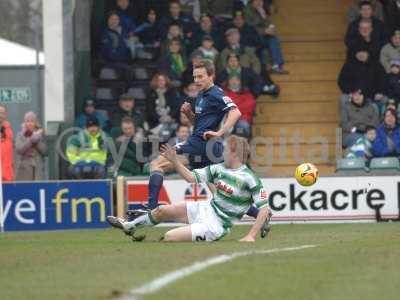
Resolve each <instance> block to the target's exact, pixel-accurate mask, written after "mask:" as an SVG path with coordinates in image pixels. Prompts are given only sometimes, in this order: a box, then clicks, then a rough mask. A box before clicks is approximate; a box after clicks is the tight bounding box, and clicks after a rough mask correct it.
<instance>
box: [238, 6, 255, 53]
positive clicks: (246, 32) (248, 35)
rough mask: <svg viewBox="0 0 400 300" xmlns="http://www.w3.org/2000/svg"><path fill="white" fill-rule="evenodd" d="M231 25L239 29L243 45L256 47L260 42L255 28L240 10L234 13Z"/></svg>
mask: <svg viewBox="0 0 400 300" xmlns="http://www.w3.org/2000/svg"><path fill="white" fill-rule="evenodd" d="M232 27H234V28H236V29H237V30H239V33H240V36H241V44H242V45H243V46H245V47H253V48H258V47H259V45H260V44H261V39H260V36H259V35H258V33H257V31H256V30H255V28H254V27H253V26H250V25H249V24H248V23H247V22H246V20H245V18H244V15H243V12H242V11H237V12H235V13H234V16H233V23H232Z"/></svg>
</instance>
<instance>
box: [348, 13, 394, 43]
mask: <svg viewBox="0 0 400 300" xmlns="http://www.w3.org/2000/svg"><path fill="white" fill-rule="evenodd" d="M360 21H361V17H360V18H358V19H356V20H355V21H353V22H351V23H350V24H349V26H348V27H347V32H346V36H345V38H344V42H345V44H346V46H347V47H350V46H351V41H352V40H353V39H354V38H355V37H356V36H357V35H359V31H358V25H359V23H360ZM372 28H373V29H372V33H371V35H372V37H371V38H372V40H374V41H376V42H378V44H379V45H380V46H381V47H382V46H383V45H384V44H386V43H387V41H388V37H387V34H386V31H385V26H384V24H383V22H382V21H381V20H379V19H377V18H375V17H372Z"/></svg>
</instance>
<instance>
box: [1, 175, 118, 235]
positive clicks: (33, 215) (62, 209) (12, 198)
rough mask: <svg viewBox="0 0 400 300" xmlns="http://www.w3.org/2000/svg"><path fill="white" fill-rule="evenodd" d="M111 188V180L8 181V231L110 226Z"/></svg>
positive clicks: (5, 213) (5, 189) (5, 208)
mask: <svg viewBox="0 0 400 300" xmlns="http://www.w3.org/2000/svg"><path fill="white" fill-rule="evenodd" d="M111 191H112V182H111V181H110V180H96V181H54V182H21V183H19V182H18V183H4V184H3V202H4V203H3V218H4V228H5V231H13V230H57V229H78V228H103V227H108V225H107V223H106V216H107V215H111V214H112V198H111Z"/></svg>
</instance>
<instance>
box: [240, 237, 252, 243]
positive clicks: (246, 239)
mask: <svg viewBox="0 0 400 300" xmlns="http://www.w3.org/2000/svg"><path fill="white" fill-rule="evenodd" d="M255 241H256V239H255V238H254V237H252V236H248V235H246V236H245V237H244V238H241V239H240V240H239V242H247V243H251V242H255Z"/></svg>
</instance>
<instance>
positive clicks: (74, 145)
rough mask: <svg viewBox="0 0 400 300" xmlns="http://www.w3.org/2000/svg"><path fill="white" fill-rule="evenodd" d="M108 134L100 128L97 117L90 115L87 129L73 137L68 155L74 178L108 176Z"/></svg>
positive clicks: (70, 170)
mask: <svg viewBox="0 0 400 300" xmlns="http://www.w3.org/2000/svg"><path fill="white" fill-rule="evenodd" d="M106 143H107V135H106V134H105V133H104V132H103V131H102V130H101V129H100V124H99V121H98V120H97V118H96V117H89V118H88V119H87V121H86V129H84V130H82V131H80V132H79V133H78V134H76V135H74V136H72V137H71V139H70V140H69V141H68V144H67V150H66V155H67V157H68V160H69V162H70V164H71V166H70V168H69V173H70V176H71V177H72V178H74V179H101V178H105V177H106V161H107V145H106Z"/></svg>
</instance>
